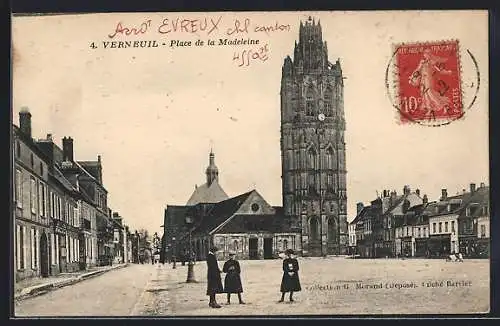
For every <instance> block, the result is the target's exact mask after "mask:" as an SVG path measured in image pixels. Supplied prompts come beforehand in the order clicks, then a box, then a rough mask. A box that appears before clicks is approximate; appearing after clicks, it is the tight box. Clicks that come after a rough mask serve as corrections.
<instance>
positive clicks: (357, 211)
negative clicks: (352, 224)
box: [356, 190, 385, 215]
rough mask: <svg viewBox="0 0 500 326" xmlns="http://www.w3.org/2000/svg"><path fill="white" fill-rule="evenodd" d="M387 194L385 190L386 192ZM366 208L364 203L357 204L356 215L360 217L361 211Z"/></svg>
mask: <svg viewBox="0 0 500 326" xmlns="http://www.w3.org/2000/svg"><path fill="white" fill-rule="evenodd" d="M384 192H385V190H384ZM363 208H364V205H363V203H357V204H356V215H359V213H360V212H361V210H362V209H363Z"/></svg>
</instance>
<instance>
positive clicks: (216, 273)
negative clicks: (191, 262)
mask: <svg viewBox="0 0 500 326" xmlns="http://www.w3.org/2000/svg"><path fill="white" fill-rule="evenodd" d="M218 250H219V249H218V248H217V247H215V246H214V247H211V248H210V251H209V252H208V256H207V295H208V296H209V297H210V302H209V303H208V306H209V307H211V308H220V307H221V306H220V305H219V304H218V303H217V299H216V297H215V295H216V294H217V293H223V292H224V288H223V287H222V279H221V277H220V273H222V271H221V270H220V269H219V264H218V263H217V258H216V257H215V253H216V252H217V251H218Z"/></svg>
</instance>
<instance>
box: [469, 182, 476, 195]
mask: <svg viewBox="0 0 500 326" xmlns="http://www.w3.org/2000/svg"><path fill="white" fill-rule="evenodd" d="M474 191H476V184H475V183H471V184H470V193H471V194H472V193H474Z"/></svg>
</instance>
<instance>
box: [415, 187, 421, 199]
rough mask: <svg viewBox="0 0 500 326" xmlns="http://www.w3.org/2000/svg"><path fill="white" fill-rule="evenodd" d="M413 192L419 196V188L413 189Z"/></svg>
mask: <svg viewBox="0 0 500 326" xmlns="http://www.w3.org/2000/svg"><path fill="white" fill-rule="evenodd" d="M415 193H416V194H417V196H419V197H420V189H416V190H415Z"/></svg>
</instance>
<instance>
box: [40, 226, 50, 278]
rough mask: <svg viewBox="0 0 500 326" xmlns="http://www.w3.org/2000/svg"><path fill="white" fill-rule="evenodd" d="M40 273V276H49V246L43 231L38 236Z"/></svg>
mask: <svg viewBox="0 0 500 326" xmlns="http://www.w3.org/2000/svg"><path fill="white" fill-rule="evenodd" d="M40 274H41V275H42V277H48V276H49V248H48V241H47V234H46V233H45V232H43V233H42V235H41V236H40Z"/></svg>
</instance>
